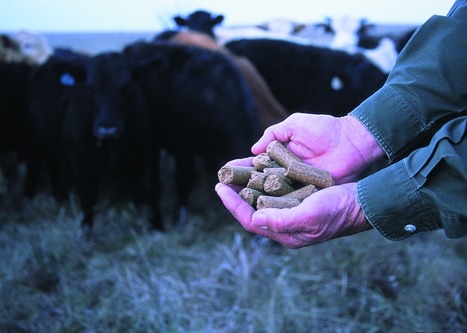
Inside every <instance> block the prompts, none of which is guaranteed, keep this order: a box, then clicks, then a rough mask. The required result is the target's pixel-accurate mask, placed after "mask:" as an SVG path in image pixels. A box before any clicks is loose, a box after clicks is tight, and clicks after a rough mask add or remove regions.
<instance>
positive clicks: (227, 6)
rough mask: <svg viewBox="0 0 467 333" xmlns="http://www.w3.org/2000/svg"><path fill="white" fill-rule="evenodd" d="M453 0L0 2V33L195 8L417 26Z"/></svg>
mask: <svg viewBox="0 0 467 333" xmlns="http://www.w3.org/2000/svg"><path fill="white" fill-rule="evenodd" d="M453 3H454V0H276V1H273V0H230V1H229V0H1V1H0V31H1V32H11V31H18V30H30V31H36V32H118V31H125V32H130V31H131V32H138V31H141V32H143V31H159V30H162V29H164V28H170V27H172V26H173V21H172V17H173V16H174V15H178V14H181V15H186V14H189V13H191V12H193V11H194V10H197V9H204V10H208V11H210V12H212V13H213V14H223V15H224V16H225V20H224V22H223V26H238V25H249V24H261V23H264V22H267V21H269V20H273V19H292V20H295V21H298V22H300V23H308V22H310V23H311V22H317V21H320V20H322V19H323V18H325V17H327V16H331V17H336V16H344V15H347V16H352V17H365V18H367V19H368V20H369V21H372V22H375V23H390V24H421V23H423V22H424V21H426V20H427V19H428V18H429V17H430V16H432V15H434V14H438V15H445V14H446V13H447V11H448V10H449V8H450V7H451V5H452V4H453Z"/></svg>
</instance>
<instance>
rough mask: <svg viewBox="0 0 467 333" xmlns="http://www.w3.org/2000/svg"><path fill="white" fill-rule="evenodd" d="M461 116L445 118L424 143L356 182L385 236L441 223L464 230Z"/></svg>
mask: <svg viewBox="0 0 467 333" xmlns="http://www.w3.org/2000/svg"><path fill="white" fill-rule="evenodd" d="M466 131H467V117H465V116H464V117H458V118H456V119H454V120H451V121H449V122H448V123H447V124H445V125H444V126H443V127H442V128H441V129H440V130H439V131H438V132H437V133H436V134H435V136H434V137H433V139H432V141H431V143H430V144H429V145H428V146H427V147H423V148H420V149H417V150H415V151H414V152H413V153H411V154H410V155H409V156H408V157H406V158H404V159H402V160H401V161H399V162H397V163H395V164H393V165H391V166H389V167H388V168H386V169H383V170H381V171H379V172H377V173H375V174H373V175H371V176H369V177H367V178H365V179H362V180H361V181H359V182H358V183H357V196H358V199H359V202H360V204H361V207H362V209H363V212H364V213H365V215H366V217H367V219H368V221H369V222H370V223H371V224H372V225H373V226H374V227H375V228H376V229H377V230H378V231H379V232H380V233H381V234H382V235H383V236H385V237H386V238H389V239H391V240H402V239H404V238H407V237H409V236H411V235H413V234H415V233H418V232H422V231H432V230H436V229H440V228H444V232H445V234H446V236H447V237H449V238H458V237H462V236H465V235H467V202H466V199H467V134H466Z"/></svg>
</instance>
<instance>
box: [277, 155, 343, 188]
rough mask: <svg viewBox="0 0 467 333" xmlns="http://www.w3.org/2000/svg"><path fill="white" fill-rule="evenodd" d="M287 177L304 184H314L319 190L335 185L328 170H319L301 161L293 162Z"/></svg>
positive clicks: (286, 174)
mask: <svg viewBox="0 0 467 333" xmlns="http://www.w3.org/2000/svg"><path fill="white" fill-rule="evenodd" d="M285 176H286V177H289V178H292V179H294V180H296V181H298V182H300V183H303V184H313V185H315V186H317V187H319V188H325V187H329V186H333V185H334V184H335V183H334V179H333V178H332V176H331V174H330V173H329V172H327V171H326V170H322V169H318V168H315V167H313V166H311V165H309V164H306V163H303V162H299V161H292V162H291V163H290V165H289V167H288V168H287V172H286V173H285Z"/></svg>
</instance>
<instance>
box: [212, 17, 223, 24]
mask: <svg viewBox="0 0 467 333" xmlns="http://www.w3.org/2000/svg"><path fill="white" fill-rule="evenodd" d="M222 21H224V15H217V16H216V17H215V18H214V19H213V20H212V23H213V24H212V26H216V25H218V24H221V23H222Z"/></svg>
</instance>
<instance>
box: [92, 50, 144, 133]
mask: <svg viewBox="0 0 467 333" xmlns="http://www.w3.org/2000/svg"><path fill="white" fill-rule="evenodd" d="M87 73H88V76H87V82H86V86H87V89H88V95H89V98H90V100H91V107H92V108H93V111H94V114H93V133H94V136H95V137H96V138H97V139H98V141H102V140H107V139H118V138H120V137H121V136H122V135H123V134H124V131H125V124H126V122H127V120H128V118H130V117H131V114H132V112H137V110H138V109H140V108H141V105H140V104H138V103H139V101H140V100H141V98H140V94H139V93H140V92H139V90H138V88H137V86H136V85H135V83H134V81H133V77H132V73H131V68H130V64H129V62H128V60H127V59H126V58H125V57H124V56H123V55H122V54H119V53H111V52H109V53H102V54H99V55H96V56H94V57H93V58H91V59H90V61H89V63H88V67H87Z"/></svg>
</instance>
